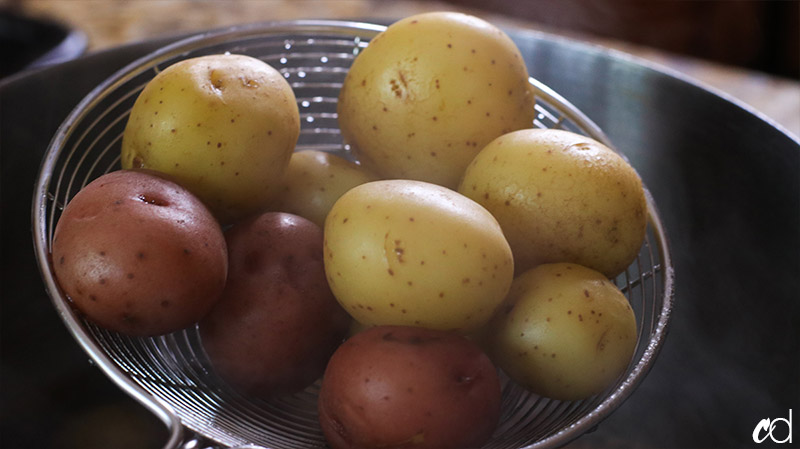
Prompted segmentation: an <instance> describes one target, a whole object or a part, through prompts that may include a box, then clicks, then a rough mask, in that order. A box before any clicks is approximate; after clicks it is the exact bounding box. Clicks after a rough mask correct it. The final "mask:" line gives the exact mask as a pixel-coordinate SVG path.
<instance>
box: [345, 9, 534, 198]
mask: <svg viewBox="0 0 800 449" xmlns="http://www.w3.org/2000/svg"><path fill="white" fill-rule="evenodd" d="M534 101H535V100H534V97H533V94H532V91H531V86H530V83H529V81H528V71H527V68H526V66H525V63H524V61H523V59H522V56H521V55H520V52H519V50H518V49H517V47H516V45H515V44H514V43H513V42H512V40H511V39H510V38H509V37H508V36H507V35H506V34H505V33H503V32H502V31H501V30H499V29H498V28H496V27H495V26H493V25H491V24H489V23H487V22H485V21H483V20H481V19H479V18H476V17H473V16H469V15H464V14H460V13H451V12H433V13H424V14H419V15H415V16H411V17H408V18H405V19H403V20H400V21H398V22H395V23H394V24H392V25H390V26H389V27H388V29H387V30H386V31H384V32H383V33H381V34H380V35H378V36H377V37H376V38H375V39H373V40H372V41H371V42H370V44H369V45H368V46H367V47H366V48H365V49H364V50H363V51H362V52H361V53H360V54H359V55H358V56H357V57H356V59H355V61H354V62H353V65H352V67H351V68H350V71H349V72H348V74H347V77H346V79H345V81H344V86H343V87H342V90H341V93H340V95H339V103H338V114H339V125H340V128H341V131H342V135H343V137H344V139H345V141H346V142H347V143H349V144H350V145H351V146H352V148H353V151H354V153H355V155H356V156H357V158H358V159H359V160H360V161H361V163H362V164H364V166H366V167H367V168H369V169H370V170H372V171H373V172H375V173H376V174H377V175H379V176H381V177H382V178H408V179H416V180H421V181H427V182H432V183H436V184H440V185H443V186H446V187H450V188H453V189H455V187H456V186H457V185H458V181H459V179H460V177H461V174H462V173H463V171H464V168H465V167H466V166H467V164H469V162H470V161H471V160H472V158H473V157H474V156H475V154H477V152H478V151H480V149H481V148H483V146H484V145H486V144H487V143H489V141H491V140H492V139H494V138H495V137H497V136H499V135H501V134H504V133H507V132H509V131H513V130H517V129H521V128H526V127H530V126H531V125H532V123H533V119H534V116H535V112H534V108H533V107H534Z"/></svg>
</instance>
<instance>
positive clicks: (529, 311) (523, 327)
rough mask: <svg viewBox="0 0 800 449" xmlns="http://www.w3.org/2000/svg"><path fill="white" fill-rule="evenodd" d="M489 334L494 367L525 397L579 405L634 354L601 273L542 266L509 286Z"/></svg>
mask: <svg viewBox="0 0 800 449" xmlns="http://www.w3.org/2000/svg"><path fill="white" fill-rule="evenodd" d="M487 334H488V335H489V336H490V339H491V345H490V346H491V349H490V351H491V353H492V357H493V358H494V359H495V362H496V363H497V364H498V365H499V366H500V367H501V368H502V369H503V370H504V371H506V373H507V374H508V375H509V376H510V377H511V378H512V379H514V380H515V381H517V382H518V383H520V384H521V385H523V386H524V387H526V388H528V389H530V390H531V391H533V392H535V393H537V394H540V395H542V396H547V397H550V398H555V399H565V400H574V399H583V398H586V397H589V396H591V395H593V394H596V393H599V392H601V391H603V390H604V389H605V388H606V387H608V386H610V385H611V383H612V382H614V381H615V380H616V379H617V378H619V376H620V375H621V374H622V373H623V372H624V371H625V369H626V367H627V366H628V363H629V362H630V361H631V357H632V356H633V351H634V349H635V347H636V318H635V316H634V313H633V310H632V309H631V306H630V304H629V303H628V300H627V298H626V297H625V296H624V295H623V294H622V292H620V290H619V289H618V288H617V287H616V285H614V284H613V283H612V282H611V281H609V280H608V279H607V278H606V277H605V276H603V275H602V274H601V273H599V272H597V271H594V270H591V269H589V268H586V267H582V266H580V265H575V264H569V263H560V264H544V265H539V266H538V267H536V268H534V269H532V270H529V271H527V272H525V273H524V274H522V275H521V276H519V277H518V278H517V279H515V280H514V283H513V284H512V287H511V291H510V292H509V295H508V299H507V302H506V304H504V305H503V306H502V307H501V308H500V310H499V311H498V314H497V316H496V317H495V318H494V319H493V320H492V322H491V324H490V326H489V332H487Z"/></svg>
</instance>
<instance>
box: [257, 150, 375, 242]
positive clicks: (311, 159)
mask: <svg viewBox="0 0 800 449" xmlns="http://www.w3.org/2000/svg"><path fill="white" fill-rule="evenodd" d="M375 180H377V177H375V176H374V175H372V174H371V173H369V172H367V171H366V170H365V169H364V168H363V167H362V166H361V165H358V164H356V163H354V162H351V161H348V160H347V159H344V158H342V157H340V156H336V155H334V154H331V153H326V152H324V151H315V150H304V151H298V152H296V153H294V154H293V155H292V158H291V160H289V167H288V168H287V169H286V176H284V178H283V184H282V185H281V188H279V193H278V196H277V197H276V198H275V201H274V202H273V203H272V204H271V205H270V209H271V210H276V211H281V212H288V213H292V214H296V215H299V216H301V217H304V218H307V219H309V220H311V221H313V222H314V223H316V224H317V225H319V226H320V227H322V226H325V217H326V216H327V215H328V212H329V211H330V210H331V207H333V203H335V202H336V200H338V199H339V197H340V196H342V195H343V194H344V193H345V192H347V191H348V190H350V189H351V188H353V187H355V186H357V185H360V184H364V183H365V182H369V181H375Z"/></svg>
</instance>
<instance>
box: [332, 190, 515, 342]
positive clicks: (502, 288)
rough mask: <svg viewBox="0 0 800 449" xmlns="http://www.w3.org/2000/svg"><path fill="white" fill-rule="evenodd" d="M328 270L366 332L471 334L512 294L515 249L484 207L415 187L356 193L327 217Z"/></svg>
mask: <svg viewBox="0 0 800 449" xmlns="http://www.w3.org/2000/svg"><path fill="white" fill-rule="evenodd" d="M324 249H325V254H324V261H325V273H326V275H327V277H328V283H329V284H330V287H331V290H332V291H333V293H334V295H335V296H336V298H337V299H338V300H339V302H340V303H341V304H342V305H343V306H344V308H345V310H347V311H348V312H349V313H350V314H351V315H352V316H353V317H354V318H355V319H356V320H357V321H359V322H360V323H362V324H363V325H365V326H371V325H383V324H396V325H410V326H419V327H428V328H434V329H442V330H461V331H470V330H472V329H475V328H477V327H480V326H482V325H484V324H485V323H486V322H487V321H488V320H489V319H490V318H491V315H492V314H493V312H494V310H495V309H496V308H497V305H498V304H500V303H501V302H502V300H503V298H504V297H505V295H506V293H507V292H508V288H509V286H510V285H511V281H512V278H513V272H514V262H513V258H512V255H511V249H510V248H509V246H508V243H507V242H506V240H505V238H504V237H503V233H502V231H501V230H500V226H499V225H498V224H497V222H496V221H495V219H494V218H493V217H492V216H491V214H489V212H487V211H486V210H485V209H484V208H483V207H481V206H480V205H478V204H477V203H475V202H474V201H472V200H469V199H468V198H466V197H464V196H462V195H459V194H458V193H456V192H455V191H453V190H450V189H446V188H444V187H441V186H438V185H435V184H431V183H426V182H421V181H413V180H384V181H373V182H369V183H366V184H362V185H360V186H357V187H354V188H353V189H351V190H350V191H348V192H347V193H345V194H344V195H342V197H341V198H339V200H338V201H337V202H336V203H335V204H334V205H333V208H332V209H331V211H330V213H329V214H328V218H327V219H326V220H325V244H324Z"/></svg>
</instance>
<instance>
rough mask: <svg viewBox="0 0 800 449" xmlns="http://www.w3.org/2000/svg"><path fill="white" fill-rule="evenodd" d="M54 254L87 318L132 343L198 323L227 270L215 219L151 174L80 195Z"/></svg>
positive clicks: (98, 185) (131, 174) (103, 182)
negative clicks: (131, 338) (131, 337)
mask: <svg viewBox="0 0 800 449" xmlns="http://www.w3.org/2000/svg"><path fill="white" fill-rule="evenodd" d="M52 251H53V256H52V257H53V270H54V272H55V276H56V278H57V279H58V283H59V286H60V287H61V289H62V290H63V291H64V293H65V294H66V295H67V296H68V297H69V299H70V300H71V301H72V303H73V304H74V305H75V306H76V307H77V308H78V309H79V310H80V311H81V312H82V313H83V314H85V316H86V318H88V319H89V320H91V321H93V322H94V323H96V324H98V325H100V326H102V327H104V328H106V329H109V330H112V331H116V332H120V333H124V334H127V335H134V336H154V335H161V334H166V333H169V332H173V331H177V330H180V329H183V328H185V327H187V326H189V325H191V324H193V323H195V322H197V321H198V320H199V319H200V318H201V317H202V316H203V315H205V314H206V313H207V312H208V311H209V310H210V309H211V307H212V306H213V305H214V303H215V302H216V301H217V300H218V299H219V297H220V294H221V293H222V289H223V287H224V285H225V278H226V275H227V271H228V255H227V247H226V244H225V238H224V236H223V234H222V230H221V229H220V226H219V224H218V223H217V222H216V221H215V220H214V217H213V216H212V215H211V212H210V211H209V210H208V209H207V208H206V207H205V206H204V205H203V203H201V202H200V200H199V199H197V198H196V197H195V196H194V195H192V194H191V193H189V191H187V190H186V189H184V188H183V187H181V186H180V185H178V184H176V183H174V182H171V181H168V180H166V179H164V178H162V177H160V176H156V175H155V174H153V173H148V172H145V171H136V170H121V171H116V172H111V173H108V174H106V175H103V176H101V177H99V178H97V179H95V180H94V181H92V182H91V183H89V184H87V185H86V187H84V188H83V189H81V190H80V191H79V192H78V193H77V194H76V195H75V197H74V198H73V199H72V200H71V201H70V202H69V203H67V205H66V207H65V208H64V212H63V214H62V215H61V218H60V219H59V220H58V223H57V224H56V228H55V233H54V236H53V247H52Z"/></svg>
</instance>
